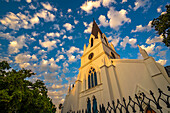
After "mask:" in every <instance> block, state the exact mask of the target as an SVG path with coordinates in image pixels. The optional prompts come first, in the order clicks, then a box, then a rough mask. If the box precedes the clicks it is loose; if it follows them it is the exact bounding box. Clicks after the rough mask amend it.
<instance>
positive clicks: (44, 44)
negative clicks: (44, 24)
mask: <svg viewBox="0 0 170 113" xmlns="http://www.w3.org/2000/svg"><path fill="white" fill-rule="evenodd" d="M39 43H40V45H41V46H42V47H45V48H48V51H50V50H52V49H54V48H55V47H57V46H56V43H57V41H55V40H52V41H50V40H48V39H45V41H44V42H42V41H41V40H39Z"/></svg>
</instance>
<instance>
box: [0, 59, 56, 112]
mask: <svg viewBox="0 0 170 113" xmlns="http://www.w3.org/2000/svg"><path fill="white" fill-rule="evenodd" d="M34 74H35V73H33V72H31V70H26V69H22V70H19V71H16V70H14V69H10V66H9V64H8V63H7V62H6V61H2V62H0V113H55V111H56V108H55V105H54V104H53V103H52V100H51V99H50V98H49V97H48V96H47V88H46V86H45V84H44V83H43V82H42V81H40V80H37V81H36V82H35V83H32V82H30V81H28V80H26V78H28V77H31V76H32V75H34Z"/></svg>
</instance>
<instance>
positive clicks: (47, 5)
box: [41, 2, 53, 11]
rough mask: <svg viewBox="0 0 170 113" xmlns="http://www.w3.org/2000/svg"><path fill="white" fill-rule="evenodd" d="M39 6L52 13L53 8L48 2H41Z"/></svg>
mask: <svg viewBox="0 0 170 113" xmlns="http://www.w3.org/2000/svg"><path fill="white" fill-rule="evenodd" d="M41 5H42V6H43V7H44V8H45V9H47V10H50V11H52V9H53V7H52V6H51V5H50V4H49V3H48V2H47V3H43V2H41Z"/></svg>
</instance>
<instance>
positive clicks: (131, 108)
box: [67, 86, 170, 113]
mask: <svg viewBox="0 0 170 113" xmlns="http://www.w3.org/2000/svg"><path fill="white" fill-rule="evenodd" d="M167 88H168V92H169V91H170V87H169V86H168V87H167ZM150 95H151V96H150V98H149V97H147V96H146V95H145V94H144V93H143V92H142V93H140V94H139V95H137V94H135V99H132V98H131V97H130V96H129V99H128V101H126V100H125V98H123V103H121V102H120V101H119V99H118V100H117V103H115V102H114V101H112V103H111V104H110V103H109V102H108V105H107V107H106V106H104V105H103V104H102V105H99V109H96V111H87V110H86V109H85V110H78V111H68V112H67V113H138V112H139V111H140V112H141V113H145V112H146V108H147V110H148V111H150V113H155V111H154V110H153V108H152V107H151V106H153V105H155V106H154V107H155V109H157V110H158V111H159V112H160V113H163V110H162V106H163V104H164V106H166V107H167V109H166V110H169V111H170V100H169V97H170V95H169V94H165V93H164V92H163V91H162V90H160V89H158V97H157V98H156V97H155V95H154V93H153V92H152V91H151V90H150ZM144 106H145V107H144ZM92 110H93V109H92Z"/></svg>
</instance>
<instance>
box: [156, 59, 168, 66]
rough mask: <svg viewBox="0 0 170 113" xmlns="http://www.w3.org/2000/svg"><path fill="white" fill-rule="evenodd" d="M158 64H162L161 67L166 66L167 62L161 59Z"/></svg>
mask: <svg viewBox="0 0 170 113" xmlns="http://www.w3.org/2000/svg"><path fill="white" fill-rule="evenodd" d="M156 62H158V63H160V64H161V65H165V64H166V62H167V60H162V59H159V60H158V61H156Z"/></svg>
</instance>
